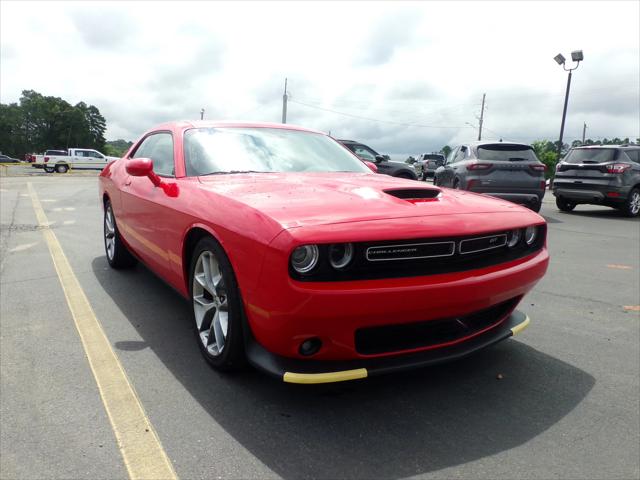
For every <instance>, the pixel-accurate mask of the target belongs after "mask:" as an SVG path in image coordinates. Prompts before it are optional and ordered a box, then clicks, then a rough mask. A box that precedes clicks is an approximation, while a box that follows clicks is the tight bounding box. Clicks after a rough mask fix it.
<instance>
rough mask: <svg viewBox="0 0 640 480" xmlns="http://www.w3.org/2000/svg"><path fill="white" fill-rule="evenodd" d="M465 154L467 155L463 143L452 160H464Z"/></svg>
mask: <svg viewBox="0 0 640 480" xmlns="http://www.w3.org/2000/svg"><path fill="white" fill-rule="evenodd" d="M466 155H467V147H465V146H464V145H463V146H461V147H460V150H458V153H457V154H456V158H455V159H454V160H453V161H454V162H459V161H461V160H464V157H466Z"/></svg>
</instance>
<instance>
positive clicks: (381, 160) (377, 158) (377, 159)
mask: <svg viewBox="0 0 640 480" xmlns="http://www.w3.org/2000/svg"><path fill="white" fill-rule="evenodd" d="M385 160H386V158H385V156H384V155H376V163H380V162H384V161H385Z"/></svg>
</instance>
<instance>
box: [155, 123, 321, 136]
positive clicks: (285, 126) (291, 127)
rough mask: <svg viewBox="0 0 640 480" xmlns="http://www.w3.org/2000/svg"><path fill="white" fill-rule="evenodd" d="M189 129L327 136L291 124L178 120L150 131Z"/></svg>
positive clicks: (157, 126)
mask: <svg viewBox="0 0 640 480" xmlns="http://www.w3.org/2000/svg"><path fill="white" fill-rule="evenodd" d="M188 128H279V129H282V130H297V131H301V132H310V133H319V134H321V135H326V133H324V132H320V131H318V130H312V129H310V128H306V127H301V126H299V125H291V124H289V123H268V122H246V121H239V120H237V121H236V120H225V121H216V120H176V121H172V122H165V123H162V124H160V125H156V126H155V127H153V128H152V129H150V130H149V131H154V130H173V129H185V130H186V129H188Z"/></svg>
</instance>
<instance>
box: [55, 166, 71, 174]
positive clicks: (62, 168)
mask: <svg viewBox="0 0 640 480" xmlns="http://www.w3.org/2000/svg"><path fill="white" fill-rule="evenodd" d="M68 170H69V167H67V166H66V165H56V166H55V171H56V172H57V173H67V171H68Z"/></svg>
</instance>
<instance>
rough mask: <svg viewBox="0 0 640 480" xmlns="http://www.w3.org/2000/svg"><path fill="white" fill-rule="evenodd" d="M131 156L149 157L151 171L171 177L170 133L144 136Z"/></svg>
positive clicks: (172, 170)
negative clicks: (151, 165)
mask: <svg viewBox="0 0 640 480" xmlns="http://www.w3.org/2000/svg"><path fill="white" fill-rule="evenodd" d="M131 158H150V159H151V160H153V171H154V172H155V173H157V174H158V175H163V176H165V177H173V176H174V175H175V169H174V163H173V137H172V136H171V134H170V133H154V134H151V135H149V136H148V137H147V138H145V139H144V140H143V141H142V143H141V144H140V146H139V147H138V148H137V149H136V151H135V152H134V153H133V155H132V156H131Z"/></svg>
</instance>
